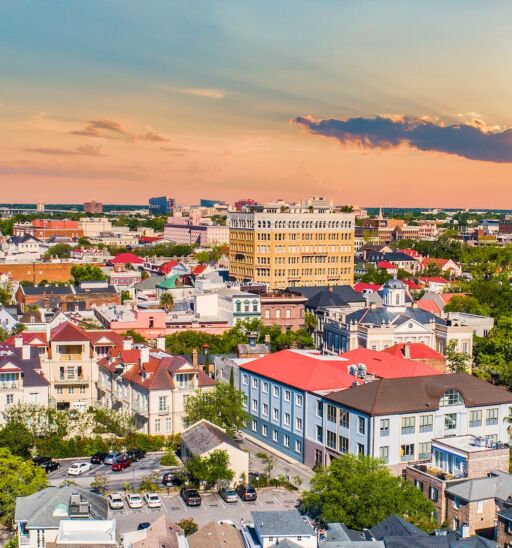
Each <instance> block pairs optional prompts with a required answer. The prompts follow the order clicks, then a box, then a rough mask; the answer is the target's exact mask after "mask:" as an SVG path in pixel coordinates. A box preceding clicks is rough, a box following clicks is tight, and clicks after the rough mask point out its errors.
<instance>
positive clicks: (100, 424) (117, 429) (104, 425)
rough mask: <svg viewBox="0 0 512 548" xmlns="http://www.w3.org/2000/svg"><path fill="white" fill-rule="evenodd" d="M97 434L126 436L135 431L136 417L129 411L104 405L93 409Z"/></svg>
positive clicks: (94, 430)
mask: <svg viewBox="0 0 512 548" xmlns="http://www.w3.org/2000/svg"><path fill="white" fill-rule="evenodd" d="M92 414H93V417H94V429H93V432H94V433H95V434H113V435H114V436H119V437H124V436H127V435H128V434H131V433H133V432H135V417H134V416H133V414H132V413H130V412H129V411H122V410H120V411H114V410H113V409H107V408H104V407H98V408H95V409H93V410H92Z"/></svg>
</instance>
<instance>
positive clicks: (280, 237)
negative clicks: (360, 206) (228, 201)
mask: <svg viewBox="0 0 512 548" xmlns="http://www.w3.org/2000/svg"><path fill="white" fill-rule="evenodd" d="M315 205H316V204H315ZM354 225H355V219H354V215H353V214H351V213H341V212H339V211H336V210H335V209H332V208H331V207H322V206H321V204H320V207H318V206H317V207H315V206H313V205H309V206H305V204H302V205H300V206H283V205H281V204H270V205H264V206H255V207H254V206H251V207H250V208H245V210H244V211H240V212H233V213H230V214H229V249H230V251H229V259H230V260H229V271H230V275H231V276H234V277H235V278H236V279H237V280H239V281H244V280H252V281H254V282H263V283H267V284H268V285H269V288H270V289H283V288H286V287H290V286H306V285H308V286H315V285H316V286H318V285H341V284H352V283H353V281H354Z"/></svg>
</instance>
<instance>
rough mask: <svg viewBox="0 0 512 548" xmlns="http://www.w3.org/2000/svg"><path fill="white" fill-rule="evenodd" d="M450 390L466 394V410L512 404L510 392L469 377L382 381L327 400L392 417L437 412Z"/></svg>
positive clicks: (457, 374)
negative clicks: (402, 414) (440, 401)
mask: <svg viewBox="0 0 512 548" xmlns="http://www.w3.org/2000/svg"><path fill="white" fill-rule="evenodd" d="M450 389H454V390H457V391H458V392H460V393H461V394H462V396H463V397H464V402H465V405H466V407H477V406H483V405H498V404H502V403H512V393H511V392H509V391H508V390H506V389H504V388H501V387H498V386H494V385H492V384H490V383H488V382H485V381H481V380H480V379H477V378H476V377H473V376H471V375H466V374H465V373H450V374H442V375H439V374H438V375H430V376H423V377H405V378H399V379H380V380H376V381H373V382H370V383H368V384H362V385H360V386H354V387H353V388H351V389H350V390H341V391H338V392H332V393H331V394H327V395H326V396H324V397H325V398H326V399H328V400H331V401H333V402H336V403H339V404H341V405H344V406H347V407H350V408H352V409H356V410H359V411H362V412H363V413H366V414H367V415H388V414H389V415H392V414H398V413H417V412H421V411H432V410H436V409H438V408H439V400H440V398H441V396H442V395H443V394H444V393H445V392H446V391H448V390H450Z"/></svg>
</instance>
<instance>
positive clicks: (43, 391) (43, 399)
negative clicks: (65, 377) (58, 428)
mask: <svg viewBox="0 0 512 548" xmlns="http://www.w3.org/2000/svg"><path fill="white" fill-rule="evenodd" d="M49 395H50V384H49V382H48V381H47V380H46V379H45V377H44V376H43V374H42V368H41V360H40V358H39V352H38V351H37V349H36V348H32V347H30V346H28V345H25V344H23V338H22V337H20V336H16V337H14V344H6V343H2V344H0V423H2V422H3V413H4V412H5V411H7V410H8V409H9V407H10V406H12V405H16V404H19V403H24V404H27V405H48V402H49Z"/></svg>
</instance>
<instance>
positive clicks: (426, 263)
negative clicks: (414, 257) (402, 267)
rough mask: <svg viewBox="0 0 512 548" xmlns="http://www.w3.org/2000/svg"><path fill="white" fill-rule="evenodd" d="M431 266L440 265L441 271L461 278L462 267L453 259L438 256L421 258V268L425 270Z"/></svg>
mask: <svg viewBox="0 0 512 548" xmlns="http://www.w3.org/2000/svg"><path fill="white" fill-rule="evenodd" d="M430 266H434V267H438V268H439V269H440V271H441V272H443V273H446V274H448V275H449V276H450V278H459V277H460V276H462V268H461V267H460V265H458V264H457V263H456V262H455V261H452V259H440V258H436V257H425V258H424V259H422V260H421V262H420V265H419V268H420V270H425V269H426V268H429V267H430Z"/></svg>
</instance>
